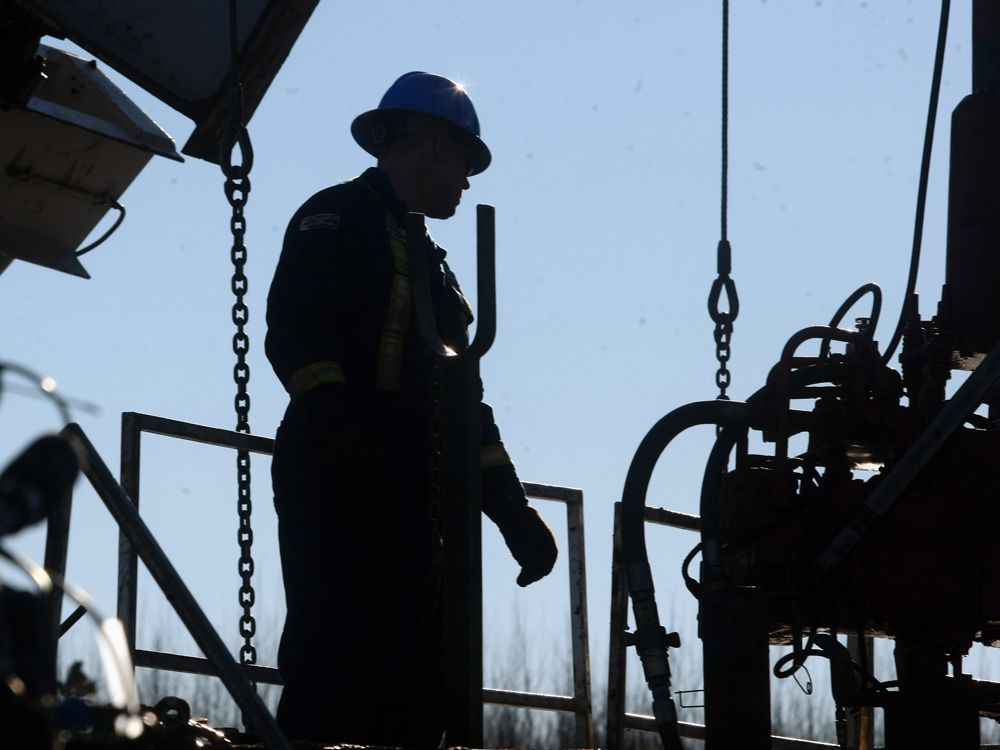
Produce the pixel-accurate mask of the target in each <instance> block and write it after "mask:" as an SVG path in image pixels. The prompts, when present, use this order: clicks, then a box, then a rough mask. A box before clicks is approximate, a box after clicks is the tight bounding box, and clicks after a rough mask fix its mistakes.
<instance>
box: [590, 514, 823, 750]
mask: <svg viewBox="0 0 1000 750" xmlns="http://www.w3.org/2000/svg"><path fill="white" fill-rule="evenodd" d="M621 505H622V504H621V503H620V502H618V503H615V513H614V536H613V539H614V541H613V546H612V552H611V618H610V620H611V634H610V636H609V652H610V655H609V658H608V716H607V742H608V747H609V748H610V750H623V749H624V746H625V730H626V729H632V730H635V731H639V732H657V731H658V730H657V727H656V720H655V719H654V718H653V717H652V716H644V715H642V714H630V713H626V712H625V669H626V662H625V656H626V649H627V646H626V644H625V633H626V631H627V629H628V583H627V580H626V577H625V566H624V564H623V562H622V547H621ZM644 521H645V522H646V523H655V524H659V525H661V526H669V527H671V528H675V529H684V530H686V531H701V519H700V518H699V517H698V516H694V515H691V514H689V513H679V512H677V511H672V510H665V509H663V508H645V509H644ZM678 733H679V734H680V736H681V737H686V738H689V739H698V740H704V739H705V725H704V724H695V723H692V722H686V721H681V722H678ZM838 747H840V746H839V745H832V744H830V743H827V742H816V741H813V740H802V739H796V738H793V737H779V736H776V735H772V736H771V748H772V750H822V748H838Z"/></svg>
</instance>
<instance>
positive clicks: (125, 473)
mask: <svg viewBox="0 0 1000 750" xmlns="http://www.w3.org/2000/svg"><path fill="white" fill-rule="evenodd" d="M141 439H142V426H141V423H140V415H139V414H136V413H135V412H130V411H127V412H123V413H122V445H121V472H120V473H121V480H122V481H121V485H122V489H123V490H124V491H125V494H126V495H127V496H128V498H129V500H130V501H131V502H132V507H134V508H135V509H136V512H138V510H139V457H140V441H141ZM138 589H139V558H138V556H137V555H136V552H135V549H133V547H132V544H131V543H130V542H129V540H128V536H126V534H125V531H124V530H123V529H119V530H118V619H119V620H121V621H122V625H123V626H124V628H125V635H126V637H127V638H128V647H129V648H130V649H131V650H132V652H133V654H134V653H135V637H136V617H137V615H136V608H137V601H138Z"/></svg>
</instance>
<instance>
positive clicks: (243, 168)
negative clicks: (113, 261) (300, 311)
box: [222, 125, 257, 664]
mask: <svg viewBox="0 0 1000 750" xmlns="http://www.w3.org/2000/svg"><path fill="white" fill-rule="evenodd" d="M236 145H237V146H238V148H239V151H240V154H241V156H242V162H241V163H240V164H233V162H232V154H231V151H232V150H230V152H229V153H227V154H226V157H225V158H224V160H223V167H222V171H223V173H224V174H225V176H226V183H225V193H226V200H227V201H228V202H229V205H230V206H231V207H232V217H231V218H230V221H229V229H230V231H231V232H232V235H233V247H232V251H231V253H230V258H231V260H232V263H233V278H232V281H231V284H230V287H231V289H232V292H233V295H234V296H235V297H236V301H235V303H234V304H233V310H232V319H233V324H234V325H235V326H236V333H235V334H234V335H233V353H234V354H235V355H236V364H235V365H234V366H233V382H234V383H235V384H236V397H235V399H234V402H233V405H234V407H235V409H236V431H237V432H242V433H246V434H249V433H250V394H249V393H248V392H247V384H248V383H249V382H250V365H249V364H248V363H247V361H246V357H247V354H248V352H249V351H250V337H249V336H248V335H247V333H246V325H247V323H248V322H249V320H250V310H249V308H248V307H247V305H246V302H245V301H244V300H245V296H246V294H247V291H248V285H247V276H246V272H245V270H244V269H245V266H246V261H247V248H246V245H245V244H244V242H243V238H244V235H245V234H246V218H245V217H244V215H243V209H244V207H245V206H246V204H247V200H248V199H249V197H250V167H251V165H252V164H253V151H252V149H251V147H250V137H249V134H248V133H247V130H246V128H245V127H243V126H242V125H241V126H240V127H239V130H238V131H237V137H236ZM236 480H237V493H238V494H237V506H236V509H237V514H238V516H239V529H238V531H237V540H238V542H239V545H240V559H239V564H238V566H237V567H238V570H239V574H240V590H239V604H240V607H242V609H243V614H242V615H241V617H240V621H239V632H240V635H241V636H242V638H243V645H242V646H241V647H240V663H241V664H256V663H257V649H256V648H255V647H254V645H253V637H254V635H255V634H256V633H257V621H256V620H255V619H254V616H253V605H254V602H255V601H256V598H257V594H256V592H255V591H254V588H253V582H252V579H253V572H254V563H253V528H252V527H251V524H250V519H251V514H252V511H253V503H252V501H251V497H250V453H249V451H245V450H241V451H237V454H236Z"/></svg>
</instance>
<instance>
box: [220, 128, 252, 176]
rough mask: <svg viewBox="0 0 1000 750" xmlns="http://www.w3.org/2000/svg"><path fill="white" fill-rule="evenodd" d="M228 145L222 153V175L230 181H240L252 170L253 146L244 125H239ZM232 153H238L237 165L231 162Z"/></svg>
mask: <svg viewBox="0 0 1000 750" xmlns="http://www.w3.org/2000/svg"><path fill="white" fill-rule="evenodd" d="M229 143H230V144H231V145H230V146H229V148H227V149H224V150H223V153H222V173H223V174H224V175H225V176H226V177H227V178H228V179H230V180H241V179H243V178H244V177H246V176H247V175H248V174H250V170H251V169H253V144H252V143H251V142H250V131H248V130H247V128H246V126H245V125H243V124H240V125H239V126H238V127H237V128H236V132H235V134H234V136H233V138H232V139H231V140H230V141H229ZM233 151H239V156H240V160H239V162H238V163H234V162H233Z"/></svg>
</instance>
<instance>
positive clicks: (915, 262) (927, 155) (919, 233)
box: [882, 0, 951, 364]
mask: <svg viewBox="0 0 1000 750" xmlns="http://www.w3.org/2000/svg"><path fill="white" fill-rule="evenodd" d="M950 10H951V0H941V21H940V23H939V24H938V38H937V50H936V51H935V53H934V74H933V76H932V80H931V97H930V102H929V104H928V106H927V127H926V128H925V130H924V151H923V156H922V158H921V161H920V184H919V187H918V188H917V210H916V215H915V216H914V220H913V250H912V251H911V253H910V272H909V276H908V277H907V279H906V293H905V294H904V296H903V307H902V309H901V310H900V311H899V322H897V323H896V330H895V331H894V332H893V334H892V339H891V340H890V341H889V345H888V346H887V347H886V350H885V354H884V355H883V356H882V363H883V364H888V363H889V360H890V359H892V355H893V354H895V352H896V347H897V346H899V341H900V339H902V337H903V330H904V329H905V328H906V322H907V320H908V319H909V316H910V308H911V306H912V305H913V304H914V299H913V293H914V290H915V289H916V287H917V271H918V270H919V268H920V243H921V242H922V240H923V234H924V208H925V207H926V204H927V181H928V176H929V174H930V169H931V149H932V147H933V145H934V123H935V121H936V120H937V105H938V94H939V93H940V91H941V69H942V68H943V67H944V49H945V42H946V41H947V40H948V13H949V11H950Z"/></svg>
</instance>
